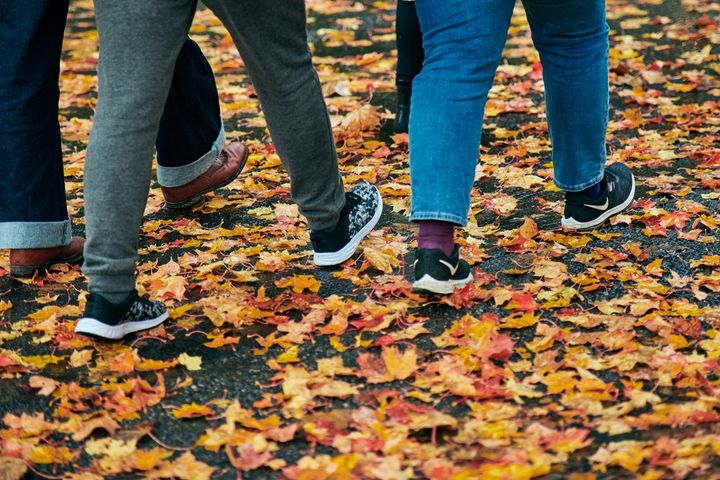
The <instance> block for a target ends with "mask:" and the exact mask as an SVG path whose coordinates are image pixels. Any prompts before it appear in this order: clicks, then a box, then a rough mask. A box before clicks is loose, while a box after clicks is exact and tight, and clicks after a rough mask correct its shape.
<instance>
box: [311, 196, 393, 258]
mask: <svg viewBox="0 0 720 480" xmlns="http://www.w3.org/2000/svg"><path fill="white" fill-rule="evenodd" d="M382 210H383V203H382V198H381V197H380V192H379V191H378V189H377V188H375V186H374V185H370V184H369V183H367V182H361V183H359V184H357V185H356V186H355V188H353V189H352V190H351V191H349V192H346V193H345V207H344V208H343V210H342V212H340V219H339V220H338V224H337V226H335V228H331V229H327V230H313V231H312V232H310V241H311V242H312V246H313V254H314V255H313V261H314V262H315V265H318V266H320V267H327V266H330V265H339V264H341V263H342V262H344V261H345V260H347V259H348V258H350V257H352V256H353V253H355V250H357V247H358V246H359V245H360V242H361V241H362V239H363V238H365V237H366V236H367V234H368V233H370V231H371V230H372V229H373V227H374V226H375V225H376V224H377V222H378V220H380V215H381V214H382Z"/></svg>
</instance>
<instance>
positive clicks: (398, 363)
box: [382, 346, 418, 380]
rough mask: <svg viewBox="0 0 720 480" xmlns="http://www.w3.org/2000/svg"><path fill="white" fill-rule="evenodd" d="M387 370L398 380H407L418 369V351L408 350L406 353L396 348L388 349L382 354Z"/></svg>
mask: <svg viewBox="0 0 720 480" xmlns="http://www.w3.org/2000/svg"><path fill="white" fill-rule="evenodd" d="M382 357H383V360H384V361H385V368H386V369H387V371H388V373H389V374H390V375H392V376H393V378H394V379H396V380H405V379H406V378H408V377H409V376H411V375H412V374H413V373H415V371H416V370H417V369H418V366H417V351H416V350H415V349H414V348H408V349H407V350H405V351H404V352H401V351H400V349H398V348H396V347H392V346H390V347H388V348H386V349H385V350H384V351H383V353H382Z"/></svg>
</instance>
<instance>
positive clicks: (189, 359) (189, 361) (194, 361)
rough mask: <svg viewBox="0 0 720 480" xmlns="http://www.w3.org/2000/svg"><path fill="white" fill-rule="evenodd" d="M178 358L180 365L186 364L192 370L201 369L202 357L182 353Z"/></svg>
mask: <svg viewBox="0 0 720 480" xmlns="http://www.w3.org/2000/svg"><path fill="white" fill-rule="evenodd" d="M177 359H178V362H179V363H180V365H182V366H184V367H185V368H187V369H188V370H189V371H191V372H197V371H198V370H201V365H202V357H193V356H190V355H188V354H187V353H181V354H180V355H179V356H178V358H177Z"/></svg>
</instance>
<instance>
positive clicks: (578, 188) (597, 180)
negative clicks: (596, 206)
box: [553, 165, 605, 192]
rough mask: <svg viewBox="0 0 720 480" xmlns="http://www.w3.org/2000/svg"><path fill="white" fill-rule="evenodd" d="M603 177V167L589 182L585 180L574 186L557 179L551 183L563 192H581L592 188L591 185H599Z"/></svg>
mask: <svg viewBox="0 0 720 480" xmlns="http://www.w3.org/2000/svg"><path fill="white" fill-rule="evenodd" d="M604 176H605V165H603V166H601V167H600V173H598V174H596V175H594V176H593V177H591V179H590V180H587V181H585V182H582V183H575V184H569V183H565V182H562V181H560V180H558V179H557V178H554V179H553V183H555V186H556V187H558V188H559V189H560V190H562V191H563V192H582V191H583V190H585V189H586V188H589V187H592V186H593V185H596V184H598V183H600V182H601V181H602V179H603V177H604Z"/></svg>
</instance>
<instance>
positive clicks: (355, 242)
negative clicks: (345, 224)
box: [313, 186, 383, 267]
mask: <svg viewBox="0 0 720 480" xmlns="http://www.w3.org/2000/svg"><path fill="white" fill-rule="evenodd" d="M373 188H374V189H375V194H376V195H377V199H378V206H377V208H376V209H375V213H374V214H373V217H372V218H371V219H370V221H369V222H368V223H367V224H366V225H365V226H364V227H363V228H362V229H361V230H360V231H359V232H358V233H356V234H355V236H354V237H352V238H351V239H350V241H349V242H348V243H347V245H345V246H344V247H343V248H341V249H340V250H338V251H337V252H322V253H317V252H313V262H315V265H317V266H318V267H331V266H333V265H339V264H341V263H343V262H344V261H345V260H347V259H348V258H350V257H352V256H353V254H354V253H355V250H357V248H358V246H359V245H360V242H362V240H363V239H364V238H365V237H366V236H367V234H368V233H370V232H371V231H372V229H373V228H375V225H377V222H378V220H380V215H382V212H383V203H382V196H381V195H380V191H379V190H378V189H377V187H375V186H373Z"/></svg>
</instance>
